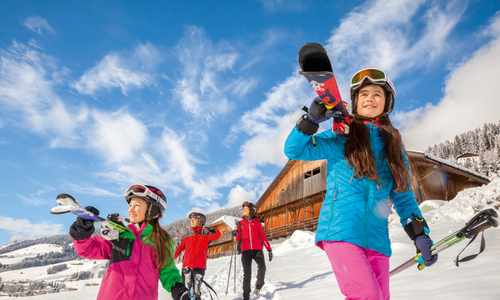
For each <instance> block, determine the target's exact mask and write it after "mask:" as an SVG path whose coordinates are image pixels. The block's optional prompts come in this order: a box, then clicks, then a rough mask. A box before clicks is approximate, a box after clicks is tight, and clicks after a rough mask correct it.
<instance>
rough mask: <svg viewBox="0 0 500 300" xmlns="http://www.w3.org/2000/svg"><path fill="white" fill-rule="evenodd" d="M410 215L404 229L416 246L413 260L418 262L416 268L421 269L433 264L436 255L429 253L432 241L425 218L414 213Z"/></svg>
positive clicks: (436, 257)
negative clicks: (415, 254)
mask: <svg viewBox="0 0 500 300" xmlns="http://www.w3.org/2000/svg"><path fill="white" fill-rule="evenodd" d="M412 217H413V218H412V219H408V223H407V224H406V226H405V231H406V234H408V236H409V237H410V239H412V240H413V242H414V244H415V247H416V248H417V256H416V257H415V261H416V262H417V263H418V269H419V270H422V269H423V268H425V267H428V266H431V265H433V264H434V263H435V262H436V261H437V259H438V255H437V254H436V255H431V247H432V245H434V243H433V242H432V240H431V238H430V237H429V233H430V230H429V226H427V222H426V221H425V219H424V218H420V217H419V216H417V215H415V214H412Z"/></svg>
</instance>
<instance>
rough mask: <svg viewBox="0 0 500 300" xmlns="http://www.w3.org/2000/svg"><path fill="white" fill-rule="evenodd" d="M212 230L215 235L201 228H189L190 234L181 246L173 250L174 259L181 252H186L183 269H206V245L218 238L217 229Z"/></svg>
mask: <svg viewBox="0 0 500 300" xmlns="http://www.w3.org/2000/svg"><path fill="white" fill-rule="evenodd" d="M214 229H215V230H216V232H215V234H210V232H208V229H207V228H205V227H202V226H199V227H197V228H196V229H194V228H191V230H192V231H193V232H192V234H191V235H189V236H186V237H185V238H183V239H182V242H181V244H180V245H179V247H177V250H175V253H174V258H177V257H179V256H180V255H181V253H182V251H184V250H186V253H184V259H183V260H182V267H183V268H191V269H194V268H200V269H205V268H206V267H207V248H208V243H210V242H211V241H213V240H216V239H218V238H220V231H219V230H218V229H217V228H214Z"/></svg>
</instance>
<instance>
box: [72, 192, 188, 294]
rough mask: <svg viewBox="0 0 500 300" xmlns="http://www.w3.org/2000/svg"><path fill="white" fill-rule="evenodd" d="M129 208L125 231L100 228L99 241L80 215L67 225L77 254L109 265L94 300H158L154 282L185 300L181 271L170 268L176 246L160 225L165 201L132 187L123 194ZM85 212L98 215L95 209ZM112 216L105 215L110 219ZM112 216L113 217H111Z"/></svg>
mask: <svg viewBox="0 0 500 300" xmlns="http://www.w3.org/2000/svg"><path fill="white" fill-rule="evenodd" d="M124 196H125V199H126V200H127V203H128V204H129V211H128V215H129V218H130V224H129V225H128V226H127V227H128V229H129V230H127V231H126V232H122V233H119V235H118V232H117V231H116V232H112V231H113V230H114V229H110V228H106V230H105V229H104V228H103V230H102V234H103V237H100V236H94V237H92V236H91V235H92V233H93V232H94V222H93V221H88V220H84V219H82V218H80V217H78V218H77V220H76V222H75V223H73V225H71V227H70V232H69V233H70V235H71V236H72V237H73V246H74V248H75V251H76V253H77V254H78V255H80V256H82V257H84V258H88V259H107V260H109V261H110V263H109V267H108V271H107V272H106V275H105V276H104V278H103V280H102V283H101V288H100V289H99V294H98V296H97V299H106V300H109V299H117V300H118V299H120V300H128V299H141V300H153V299H154V300H156V299H158V281H160V282H161V284H162V286H163V287H164V288H165V289H166V290H167V291H168V292H170V293H172V298H173V299H175V300H189V295H188V291H187V289H186V287H185V286H184V284H182V283H181V276H180V273H179V270H178V269H177V267H176V266H175V264H174V259H173V251H172V250H173V249H174V243H173V241H172V238H171V237H170V236H169V235H168V233H167V232H166V231H165V230H163V229H162V228H161V226H160V224H159V219H161V217H162V216H163V213H164V212H165V209H166V207H167V198H166V197H165V195H164V194H163V193H162V192H161V191H160V190H159V189H157V188H155V187H153V186H150V185H132V186H131V187H129V188H128V189H127V190H126V191H125V193H124ZM86 208H87V209H88V210H90V211H91V212H93V213H95V214H99V211H97V209H95V208H93V207H91V206H88V207H86ZM116 215H117V214H113V215H110V216H108V218H109V219H111V220H112V221H117V220H116V219H114V220H113V219H112V217H113V216H116ZM110 217H111V218H110Z"/></svg>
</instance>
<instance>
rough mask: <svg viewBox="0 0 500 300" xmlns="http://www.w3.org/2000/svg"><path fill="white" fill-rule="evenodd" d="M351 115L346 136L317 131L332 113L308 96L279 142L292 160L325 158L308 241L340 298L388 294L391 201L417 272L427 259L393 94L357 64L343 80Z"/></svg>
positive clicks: (377, 74) (379, 74)
mask: <svg viewBox="0 0 500 300" xmlns="http://www.w3.org/2000/svg"><path fill="white" fill-rule="evenodd" d="M350 96H351V103H352V112H353V119H352V121H351V126H350V128H349V131H348V133H335V132H333V130H328V131H325V132H322V133H320V134H318V135H315V136H314V137H313V134H315V133H316V131H317V130H318V128H319V123H320V122H323V121H326V120H328V119H330V118H331V117H332V116H333V113H332V111H331V110H329V109H327V107H325V105H324V103H323V102H322V101H321V99H319V98H316V99H315V100H314V101H313V102H312V104H311V106H310V108H309V112H308V114H307V115H304V116H302V117H301V119H300V120H299V121H298V122H297V126H296V127H295V128H294V129H293V130H292V132H291V133H290V135H289V136H288V138H287V140H286V142H285V154H286V156H287V157H288V158H290V159H294V160H303V161H313V160H322V159H327V160H328V164H327V166H328V170H327V172H328V173H327V191H326V195H325V200H324V201H323V205H322V207H321V212H320V216H319V219H318V229H317V233H316V245H317V246H319V247H320V248H322V249H323V250H325V252H326V254H327V256H328V259H329V260H330V263H331V265H332V268H333V272H334V274H335V277H336V279H337V282H338V283H339V287H340V290H341V292H342V293H343V294H344V295H345V296H346V297H347V298H346V299H389V298H390V293H389V257H390V255H391V245H390V240H389V232H388V228H387V227H388V223H387V222H388V221H387V219H388V216H389V213H390V209H389V207H388V206H387V199H390V201H391V202H392V203H393V204H394V207H395V208H396V211H397V213H398V214H399V216H400V217H401V224H402V225H403V227H404V228H405V231H406V233H407V234H408V235H409V237H410V238H411V239H412V240H413V241H414V244H415V246H416V248H417V253H418V254H419V257H420V261H419V269H422V268H423V267H425V266H430V265H432V264H433V263H434V262H436V260H437V255H434V256H431V253H430V247H431V246H432V240H431V239H430V237H429V235H428V234H429V229H428V226H427V223H426V222H425V220H424V219H423V217H422V213H421V212H420V209H419V207H418V204H417V202H416V201H415V195H414V193H413V191H412V189H411V173H410V167H409V161H408V157H407V154H406V152H405V150H404V147H403V142H402V140H401V137H400V135H399V132H398V131H397V129H396V128H394V127H393V126H392V124H391V121H390V120H389V114H390V113H391V112H392V109H393V107H394V101H395V98H396V91H395V89H394V86H393V84H392V83H391V81H390V80H389V78H388V77H387V76H386V74H385V73H384V72H383V71H381V70H378V69H364V70H361V71H359V72H357V73H356V74H354V76H353V77H352V79H351V89H350Z"/></svg>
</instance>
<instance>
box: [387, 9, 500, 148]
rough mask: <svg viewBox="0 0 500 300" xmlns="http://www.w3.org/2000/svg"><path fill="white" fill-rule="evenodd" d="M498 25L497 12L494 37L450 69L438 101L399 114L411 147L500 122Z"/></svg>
mask: <svg viewBox="0 0 500 300" xmlns="http://www.w3.org/2000/svg"><path fill="white" fill-rule="evenodd" d="M499 28H500V15H499V14H497V15H496V17H495V18H494V19H493V20H492V22H491V25H490V26H489V28H488V29H487V32H489V33H490V35H491V36H492V37H493V38H494V39H493V40H492V41H491V42H490V43H488V44H486V45H484V46H483V47H482V48H481V49H479V50H477V51H476V52H475V53H474V54H473V55H472V57H471V58H470V59H469V60H467V61H465V62H464V63H463V64H461V65H459V66H457V67H456V68H455V69H454V70H452V71H451V73H450V75H449V78H448V80H447V81H446V87H445V89H444V97H443V98H442V99H441V101H440V102H439V103H437V104H436V105H430V104H428V105H427V106H426V107H425V108H423V109H422V108H419V109H418V110H415V111H410V112H406V113H397V114H396V117H397V120H398V121H399V122H400V124H399V125H398V126H399V128H400V130H401V132H402V135H403V137H404V138H405V142H406V145H407V147H408V148H409V149H416V150H425V149H426V148H427V146H432V145H434V144H436V143H441V142H444V141H445V140H452V139H453V137H454V136H455V135H457V134H460V133H463V132H466V131H469V130H472V129H474V128H477V127H482V126H483V124H484V123H497V122H498V120H499V119H500V114H499V113H498V112H499V111H500V101H498V89H497V84H498V78H499V77H498V74H497V70H499V68H500V30H499ZM403 120H404V121H403Z"/></svg>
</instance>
